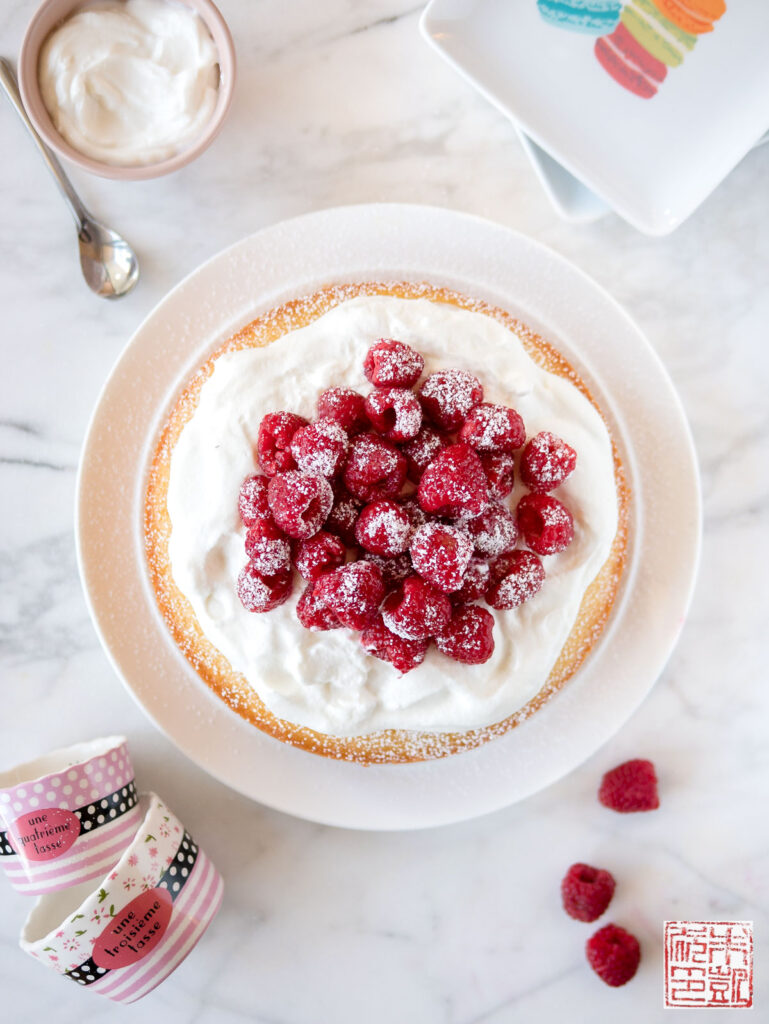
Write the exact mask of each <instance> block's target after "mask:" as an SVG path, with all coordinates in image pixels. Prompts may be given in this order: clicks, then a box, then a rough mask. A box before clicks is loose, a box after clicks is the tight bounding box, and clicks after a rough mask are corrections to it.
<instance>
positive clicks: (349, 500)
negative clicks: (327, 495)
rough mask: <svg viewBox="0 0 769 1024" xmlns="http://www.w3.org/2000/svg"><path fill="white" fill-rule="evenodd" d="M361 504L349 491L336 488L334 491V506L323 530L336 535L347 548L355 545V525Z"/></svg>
mask: <svg viewBox="0 0 769 1024" xmlns="http://www.w3.org/2000/svg"><path fill="white" fill-rule="evenodd" d="M362 508H363V502H362V501H361V500H360V498H356V497H354V496H353V495H352V494H350V493H349V491H345V490H344V488H342V487H338V488H337V489H336V491H335V498H334V504H333V507H332V509H331V511H330V512H329V515H328V519H327V520H326V522H325V529H326V530H328V531H329V533H334V534H336V536H337V537H339V538H341V540H343V541H344V543H345V544H346V545H347V546H348V547H350V548H351V547H354V545H355V524H356V522H357V521H358V516H359V515H360V512H361V509H362Z"/></svg>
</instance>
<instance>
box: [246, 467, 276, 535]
mask: <svg viewBox="0 0 769 1024" xmlns="http://www.w3.org/2000/svg"><path fill="white" fill-rule="evenodd" d="M269 482H270V478H269V477H267V476H262V475H261V474H260V473H254V474H253V475H252V476H247V477H246V479H245V480H244V481H243V483H242V484H241V485H240V493H239V494H238V511H239V512H240V519H241V521H242V523H243V525H244V526H253V525H254V523H256V522H258V521H259V520H260V519H269V518H270V517H271V512H270V505H269V502H268V501H267V485H268V484H269Z"/></svg>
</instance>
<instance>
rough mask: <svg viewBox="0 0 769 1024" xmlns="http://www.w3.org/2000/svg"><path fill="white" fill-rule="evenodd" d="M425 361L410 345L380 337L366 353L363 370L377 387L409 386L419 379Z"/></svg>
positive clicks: (367, 378)
mask: <svg viewBox="0 0 769 1024" xmlns="http://www.w3.org/2000/svg"><path fill="white" fill-rule="evenodd" d="M424 368H425V361H424V359H423V358H422V356H421V355H420V354H419V353H418V352H415V351H414V349H413V348H411V346H410V345H406V344H405V343H404V342H402V341H394V340H393V339H391V338H382V339H381V340H380V341H378V342H377V343H376V344H375V345H372V346H371V348H370V349H369V350H368V352H367V353H366V358H365V360H364V362H363V372H364V374H365V375H366V380H370V381H371V383H372V384H373V385H374V386H375V387H378V388H390V387H391V388H410V387H412V386H413V385H414V384H416V382H417V381H418V380H419V376H420V374H421V373H422V370H424Z"/></svg>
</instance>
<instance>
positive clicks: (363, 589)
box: [315, 560, 384, 630]
mask: <svg viewBox="0 0 769 1024" xmlns="http://www.w3.org/2000/svg"><path fill="white" fill-rule="evenodd" d="M315 593H316V595H317V597H318V599H319V600H320V601H322V602H323V603H324V604H325V605H326V606H327V607H328V608H330V609H331V610H332V611H333V612H334V613H335V615H336V616H337V618H338V619H339V621H340V622H341V623H342V625H343V626H349V628H350V629H356V630H360V629H365V628H366V626H370V625H372V623H373V622H374V621H375V620H376V618H377V615H378V610H379V605H380V602H381V600H382V598H383V597H384V584H383V583H382V574H381V573H380V572H379V569H377V567H376V566H375V565H372V564H371V562H366V561H364V560H360V561H357V562H348V564H347V565H342V566H340V568H339V569H334V571H333V572H329V573H326V575H325V576H321V578H320V579H319V580H317V581H316V584H315Z"/></svg>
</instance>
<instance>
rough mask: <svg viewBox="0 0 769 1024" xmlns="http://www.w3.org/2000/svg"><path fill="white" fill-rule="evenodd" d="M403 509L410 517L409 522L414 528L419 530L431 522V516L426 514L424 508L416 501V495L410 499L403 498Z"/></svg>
mask: <svg viewBox="0 0 769 1024" xmlns="http://www.w3.org/2000/svg"><path fill="white" fill-rule="evenodd" d="M401 508H402V509H403V511H404V512H405V513H406V515H407V516H408V517H409V522H410V523H411V525H412V527H413V528H414V529H415V530H417V529H419V527H420V526H424V525H425V523H427V522H429V521H430V518H431V517H430V516H428V514H427V513H426V512H425V510H424V509H423V508H422V506H421V505H420V504H419V502H418V501H417V499H416V495H412V496H411V497H410V498H401Z"/></svg>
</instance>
